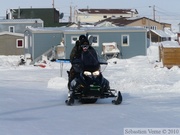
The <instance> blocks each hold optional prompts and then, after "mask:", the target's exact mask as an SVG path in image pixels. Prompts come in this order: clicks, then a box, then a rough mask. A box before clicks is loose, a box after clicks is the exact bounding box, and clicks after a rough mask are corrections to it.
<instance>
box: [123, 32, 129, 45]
mask: <svg viewBox="0 0 180 135" xmlns="http://www.w3.org/2000/svg"><path fill="white" fill-rule="evenodd" d="M121 41H122V46H129V35H122V37H121Z"/></svg>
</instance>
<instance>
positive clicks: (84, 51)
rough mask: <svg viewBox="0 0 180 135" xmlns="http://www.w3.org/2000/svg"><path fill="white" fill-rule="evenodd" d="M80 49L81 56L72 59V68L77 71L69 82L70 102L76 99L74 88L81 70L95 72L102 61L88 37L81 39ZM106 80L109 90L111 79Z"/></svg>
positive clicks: (106, 88)
mask: <svg viewBox="0 0 180 135" xmlns="http://www.w3.org/2000/svg"><path fill="white" fill-rule="evenodd" d="M80 51H81V54H80V55H79V57H76V58H74V59H72V61H71V63H72V68H73V70H74V71H75V76H74V78H73V79H72V80H70V81H69V83H68V88H69V93H68V98H69V99H68V102H71V103H73V102H74V99H73V94H74V93H73V92H74V89H73V88H74V87H76V86H75V85H78V83H77V80H78V77H79V75H80V72H81V71H90V72H94V71H99V70H100V63H99V61H98V56H97V53H96V50H95V49H94V48H93V47H92V46H90V45H89V41H88V39H87V38H85V39H82V40H81V41H80ZM104 79H105V78H104ZM105 80H106V79H105ZM105 82H106V83H105V84H104V85H105V86H103V87H105V88H104V90H108V89H109V81H108V80H106V81H105ZM69 100H70V101H69ZM71 103H70V104H71Z"/></svg>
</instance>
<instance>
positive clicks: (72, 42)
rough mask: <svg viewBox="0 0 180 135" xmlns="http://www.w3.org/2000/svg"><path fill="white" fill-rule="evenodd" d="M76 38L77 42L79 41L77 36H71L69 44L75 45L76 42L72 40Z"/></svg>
mask: <svg viewBox="0 0 180 135" xmlns="http://www.w3.org/2000/svg"><path fill="white" fill-rule="evenodd" d="M74 38H77V40H78V39H79V36H71V44H76V41H77V40H76V41H74V40H73V39H74Z"/></svg>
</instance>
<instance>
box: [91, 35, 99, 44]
mask: <svg viewBox="0 0 180 135" xmlns="http://www.w3.org/2000/svg"><path fill="white" fill-rule="evenodd" d="M92 36H93V41H94V37H96V42H92V46H99V35H92Z"/></svg>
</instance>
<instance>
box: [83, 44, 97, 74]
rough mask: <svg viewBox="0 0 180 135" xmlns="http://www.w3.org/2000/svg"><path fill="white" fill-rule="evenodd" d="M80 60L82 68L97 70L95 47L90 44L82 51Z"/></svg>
mask: <svg viewBox="0 0 180 135" xmlns="http://www.w3.org/2000/svg"><path fill="white" fill-rule="evenodd" d="M81 62H82V68H83V70H88V71H92V72H93V71H96V70H99V68H100V64H99V61H98V57H97V53H96V51H95V49H94V48H93V47H91V46H90V47H89V49H88V50H87V51H86V52H82V54H81Z"/></svg>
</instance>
